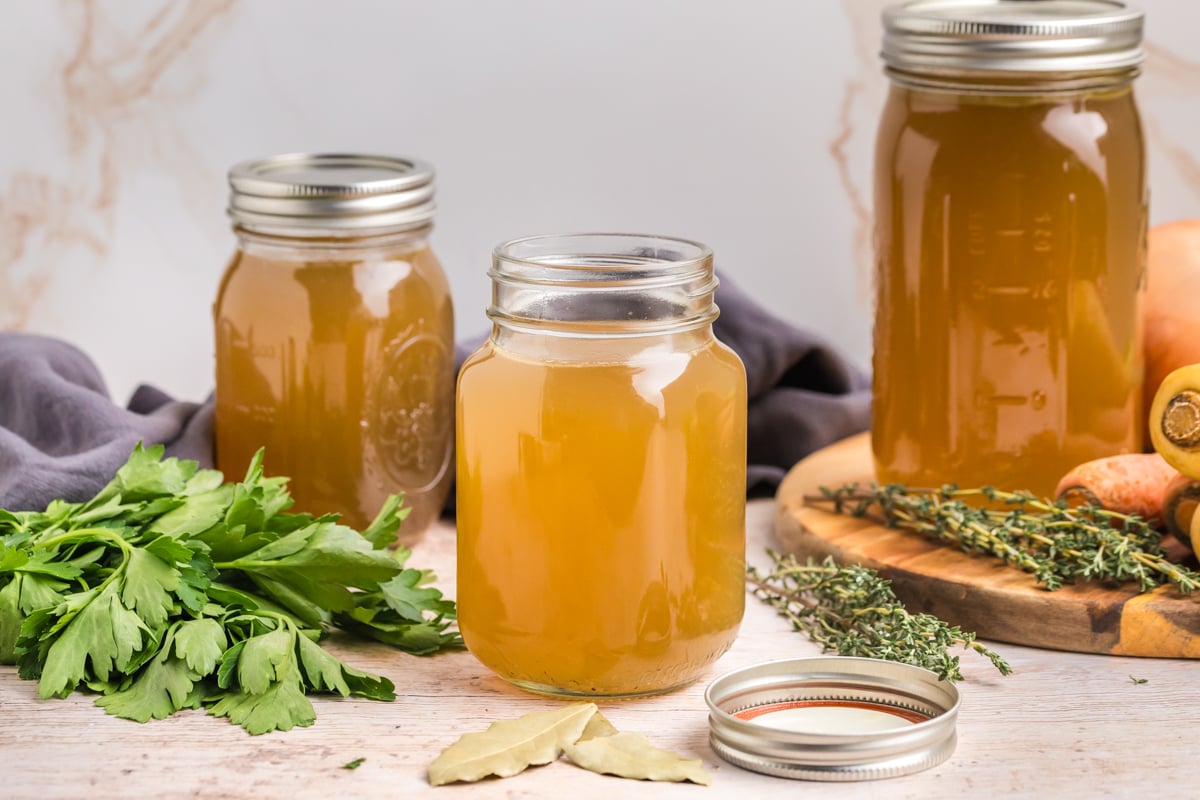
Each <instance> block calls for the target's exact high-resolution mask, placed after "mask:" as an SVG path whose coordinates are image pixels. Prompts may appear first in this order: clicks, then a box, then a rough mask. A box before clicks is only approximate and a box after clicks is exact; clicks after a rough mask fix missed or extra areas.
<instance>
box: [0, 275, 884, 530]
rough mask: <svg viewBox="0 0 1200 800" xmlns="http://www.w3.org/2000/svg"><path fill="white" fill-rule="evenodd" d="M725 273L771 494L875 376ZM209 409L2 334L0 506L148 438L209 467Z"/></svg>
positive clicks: (88, 470) (47, 491)
mask: <svg viewBox="0 0 1200 800" xmlns="http://www.w3.org/2000/svg"><path fill="white" fill-rule="evenodd" d="M723 280H724V283H723V284H722V286H721V288H720V290H719V291H718V293H717V301H718V303H719V305H720V306H721V316H720V318H719V319H718V320H717V322H716V323H715V325H714V330H715V332H716V335H717V337H718V338H719V339H720V340H721V341H723V342H725V343H726V344H727V345H729V346H730V347H731V348H732V349H733V350H734V351H736V352H737V354H738V355H739V356H741V358H742V361H743V362H744V363H745V365H746V374H747V378H748V381H749V396H750V403H749V409H748V413H749V423H748V436H749V438H748V461H749V463H748V465H747V473H746V477H747V489H748V492H749V493H750V494H752V495H756V496H761V495H769V494H772V493H774V491H775V489H776V487H778V485H779V482H780V481H781V480H782V479H783V476H784V475H785V474H786V472H787V470H788V469H789V468H790V467H791V466H792V465H793V464H795V463H796V461H798V460H799V459H801V458H803V457H804V456H805V455H807V454H808V453H811V452H812V451H814V450H817V449H819V448H821V447H823V446H824V445H826V444H829V443H831V442H834V441H836V440H838V439H841V438H843V437H845V436H848V435H850V434H852V433H857V432H859V431H862V430H865V429H866V428H867V425H868V423H869V420H870V386H869V381H868V379H867V376H866V375H864V374H863V373H862V372H861V371H860V370H857V369H856V368H854V366H853V365H851V364H850V363H849V362H847V361H846V360H845V359H844V358H842V357H841V356H840V355H838V353H837V352H835V351H834V350H833V349H832V348H831V347H829V346H828V345H827V344H826V343H824V342H823V341H822V340H821V339H820V338H819V337H817V336H815V335H813V334H811V333H809V332H806V331H804V330H802V329H800V328H798V327H796V326H794V325H792V324H790V323H788V322H785V321H783V320H781V319H779V318H778V317H776V316H774V315H773V314H771V313H769V312H768V311H766V310H765V309H764V308H762V306H760V305H758V304H757V303H756V302H754V301H753V300H752V299H751V298H750V297H748V296H747V295H746V294H745V293H743V292H741V291H740V290H738V289H737V288H736V287H735V286H733V285H732V284H731V283H729V281H728V280H727V279H723ZM471 349H473V348H472V347H471V343H464V344H463V345H462V346H460V347H459V348H458V352H459V355H460V358H461V357H462V356H464V355H465V354H466V353H467V352H469V351H470V350H471ZM212 416H213V406H212V400H211V398H210V399H209V400H208V401H206V402H204V403H191V402H183V401H179V400H175V399H172V398H171V397H169V396H168V395H166V394H164V393H163V392H161V391H159V390H157V389H155V388H153V387H151V386H141V387H139V388H138V389H137V391H135V392H134V394H133V397H132V398H131V399H130V401H129V405H128V406H127V407H125V408H122V407H121V406H119V405H117V404H116V403H114V402H113V401H112V399H111V397H110V396H109V394H108V390H107V388H106V387H105V385H104V380H103V378H102V377H101V375H100V372H99V370H98V369H97V368H96V365H95V364H94V363H93V362H92V361H91V359H89V358H88V357H87V356H86V355H85V354H84V353H82V352H81V351H80V350H78V349H77V348H75V347H73V346H72V345H70V344H67V343H65V342H62V341H59V340H57V339H51V338H47V337H44V336H36V335H33V334H26V333H13V332H0V508H7V509H10V510H14V511H17V510H26V509H41V508H44V507H45V506H46V504H47V503H48V502H49V501H50V500H52V499H54V498H56V497H61V498H63V499H66V500H70V501H79V500H84V499H87V498H88V497H91V496H92V495H94V494H95V493H96V492H97V491H98V490H99V489H100V488H101V487H102V486H104V484H106V483H107V482H108V481H109V480H110V479H111V478H112V476H113V474H114V473H115V472H116V470H117V468H118V467H120V466H121V465H122V464H124V463H125V460H126V458H128V456H129V452H130V451H131V450H132V449H133V447H134V445H135V444H137V443H138V442H139V441H140V442H143V443H145V444H147V445H149V444H160V443H161V444H164V445H165V446H166V452H167V455H172V456H179V457H181V458H190V459H193V460H196V461H199V462H200V464H201V466H204V467H209V466H212V461H213V455H212V454H213V447H212Z"/></svg>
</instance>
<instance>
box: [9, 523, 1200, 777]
mask: <svg viewBox="0 0 1200 800" xmlns="http://www.w3.org/2000/svg"><path fill="white" fill-rule="evenodd" d="M771 516H772V504H771V503H770V502H769V501H756V502H754V503H751V506H750V509H749V512H748V517H749V540H750V545H749V556H750V558H751V560H752V561H754V562H755V563H758V562H761V561H762V560H764V559H763V558H762V551H763V548H764V547H766V546H767V545H768V544H770V543H771ZM411 563H412V564H413V565H414V566H421V567H430V568H433V569H435V570H436V571H437V573H438V575H439V578H440V580H439V582H438V585H439V586H441V587H442V588H443V589H444V590H445V591H446V592H447V594H448V595H449V596H453V589H454V531H453V528H452V527H451V526H449V525H446V524H441V525H439V526H438V527H436V528H434V529H433V530H431V531H430V532H429V533H427V534H426V535H425V537H424V539H423V540H422V541H421V542H420V543H419V544H418V545H417V546H416V548H415V553H414V555H413V557H412V560H411ZM1197 602H1200V598H1198V599H1197ZM1197 635H1200V631H1198V632H1197ZM995 647H996V648H997V649H999V650H1000V651H1001V652H1002V654H1003V655H1004V656H1005V657H1006V658H1007V659H1008V660H1009V662H1010V663H1011V664H1012V665H1013V667H1014V668H1015V670H1016V672H1015V674H1013V675H1012V676H1010V677H1007V678H1004V677H1001V676H1000V675H999V674H998V673H997V672H995V671H994V669H993V668H992V667H991V665H990V664H989V663H988V662H987V661H986V660H985V659H983V658H980V657H977V656H974V655H971V654H964V655H963V662H964V664H963V671H964V673H965V674H966V676H967V680H966V681H965V682H963V683H962V684H960V689H961V691H962V693H963V701H962V708H961V712H960V718H959V724H958V734H959V743H958V749H957V751H956V752H955V753H954V755H953V756H952V757H951V758H950V760H949V761H947V762H945V763H944V764H942V765H941V766H940V767H937V768H935V769H932V770H929V771H926V772H923V773H919V774H917V775H912V776H908V777H904V778H893V779H890V780H886V781H876V782H865V783H840V784H834V783H810V782H801V781H790V780H786V779H780V778H769V777H765V776H762V775H758V774H755V773H751V772H746V771H743V770H741V769H738V768H737V767H733V766H731V765H728V764H725V763H724V762H722V761H720V760H719V759H718V758H717V757H716V756H715V755H714V754H713V752H712V750H711V749H710V748H709V746H708V725H707V711H706V709H705V706H704V700H703V694H704V688H705V686H706V684H707V682H708V680H709V679H711V678H713V677H715V676H716V675H718V674H720V673H722V672H724V671H726V670H729V669H733V668H735V667H740V666H743V665H746V664H750V663H753V662H755V661H759V660H763V659H770V658H787V657H797V656H809V655H819V654H820V650H819V648H817V647H816V646H815V645H813V644H812V643H810V642H809V641H808V640H807V639H806V638H805V637H803V636H802V635H800V634H797V633H793V632H792V631H791V629H790V628H789V626H788V625H787V624H786V623H785V622H784V621H783V620H782V619H780V618H778V617H776V616H775V615H774V613H773V612H772V611H771V610H770V609H769V608H767V607H766V606H764V605H763V604H761V603H760V602H759V601H757V600H754V599H750V600H748V604H747V613H746V619H745V622H744V624H743V627H742V631H741V634H740V636H739V638H738V640H737V643H736V644H735V645H734V647H733V649H732V650H731V651H730V652H729V653H727V654H726V655H725V656H724V657H723V658H722V659H721V660H720V661H719V662H718V663H717V664H716V665H715V666H714V667H713V669H712V670H711V672H710V675H709V676H708V678H706V679H705V680H702V681H700V682H698V683H696V684H695V685H693V686H691V687H689V688H686V689H683V690H680V691H677V692H675V693H673V694H670V695H667V696H663V697H656V698H649V699H642V700H632V701H623V702H618V703H612V704H606V705H605V706H604V709H603V710H604V713H605V715H607V716H608V717H609V718H610V719H611V720H612V722H613V723H614V724H615V725H616V726H617V727H618V728H620V729H622V730H629V731H635V732H640V733H644V734H646V735H647V736H648V737H649V738H650V740H651V741H652V742H653V743H655V744H656V745H658V746H660V747H665V748H670V749H674V750H677V751H679V752H681V753H683V754H686V755H689V756H692V757H698V758H701V759H703V760H704V762H705V764H706V765H707V766H708V767H709V769H710V771H711V772H712V773H713V786H712V787H711V788H705V787H701V786H693V785H690V784H678V785H677V784H652V783H647V782H635V781H628V780H622V779H618V778H612V777H603V776H599V775H593V774H591V773H588V772H586V771H584V770H582V769H579V768H577V767H574V766H572V765H570V764H569V763H567V762H565V761H563V762H560V763H555V764H550V765H548V766H545V767H538V768H535V769H532V770H528V771H527V772H525V773H523V774H521V775H519V776H516V777H514V778H508V779H505V780H489V781H484V782H481V783H478V784H472V785H453V786H445V787H438V788H433V787H430V786H429V784H428V782H427V780H426V776H425V768H426V766H427V765H428V764H429V762H430V761H431V760H432V759H433V758H434V757H435V756H436V755H437V753H438V752H440V751H441V749H442V748H444V747H445V746H447V745H449V744H450V743H451V742H453V741H454V740H455V739H457V738H458V737H459V736H460V735H461V734H462V733H465V732H467V731H472V730H481V729H483V728H484V727H486V726H487V724H488V722H490V721H492V720H494V719H497V718H509V717H515V716H518V715H520V714H523V713H526V712H528V711H534V710H540V709H545V708H549V707H552V706H553V704H554V701H552V700H547V699H544V698H540V697H536V696H532V695H529V694H525V693H523V692H521V691H519V690H517V689H515V688H513V687H511V686H509V685H508V684H506V683H504V682H503V681H501V680H500V679H498V678H496V677H494V676H493V675H491V674H490V673H489V672H488V671H487V670H486V669H485V668H484V667H483V666H482V665H480V664H479V663H478V662H477V661H476V660H475V659H474V658H473V657H472V656H471V655H470V654H469V653H466V652H459V653H451V654H448V655H441V656H435V657H431V658H417V657H413V656H408V655H405V654H402V653H397V652H396V651H393V650H391V649H389V648H387V647H384V646H381V645H380V646H376V645H374V644H360V643H351V644H349V645H346V646H339V647H338V649H339V652H340V653H341V655H342V656H343V657H344V658H346V660H347V661H349V662H350V663H351V664H353V665H356V666H359V667H361V668H363V669H368V670H372V671H376V672H379V673H382V674H384V675H387V676H388V677H389V678H391V679H392V680H393V681H394V682H395V683H396V687H397V692H398V694H399V697H398V698H397V699H396V701H395V702H393V703H377V702H370V701H365V700H338V699H324V698H318V699H317V700H316V708H317V721H316V723H315V724H314V725H313V726H312V727H310V728H303V729H296V730H293V731H290V732H287V733H273V734H268V735H265V736H258V737H252V736H249V735H247V734H246V733H245V732H243V731H242V730H241V729H240V728H237V727H235V726H233V725H230V724H229V723H228V722H226V721H224V720H217V719H213V718H211V717H208V716H206V715H205V714H204V713H203V712H198V711H197V712H187V713H183V714H178V715H176V716H175V717H172V718H170V719H167V720H163V721H159V722H151V723H149V724H145V725H139V724H137V723H133V722H128V721H125V720H120V719H116V718H113V717H109V716H107V715H106V714H104V712H103V711H102V710H100V709H99V708H96V707H95V706H93V705H92V698H90V697H86V696H83V695H78V694H76V695H72V696H71V697H70V698H68V699H66V700H48V701H41V700H38V699H37V695H36V691H35V685H34V684H33V683H32V682H27V681H21V680H19V679H18V678H17V676H16V671H15V669H14V668H12V667H0V798H57V797H71V798H74V797H79V798H97V799H99V798H110V797H111V798H140V797H163V798H167V797H169V798H176V797H213V798H217V797H220V798H228V797H255V798H276V797H278V798H306V797H321V798H327V797H337V796H339V795H340V796H345V797H356V798H357V797H386V798H408V797H432V798H441V800H456V798H459V799H463V798H502V797H503V798H508V797H511V798H540V797H546V798H569V800H582V798H589V797H604V798H610V797H619V798H626V797H629V798H643V797H644V798H738V800H755V799H756V798H772V797H780V798H783V797H787V798H796V797H821V798H823V800H836V799H837V798H849V797H881V796H885V797H888V798H940V797H946V798H968V797H977V798H989V799H990V798H999V797H1004V798H1008V797H1048V798H1075V797H1152V796H1154V795H1155V794H1158V795H1159V796H1161V797H1171V798H1187V797H1200V663H1196V662H1192V661H1169V660H1159V659H1133V658H1118V657H1113V656H1095V655H1083V654H1076V653H1062V652H1051V651H1043V650H1035V649H1030V648H1024V647H1016V646H1010V645H1002V644H998V645H995ZM1131 678H1137V679H1144V680H1145V683H1135V682H1134V681H1133V680H1132V679H1131ZM357 758H364V759H366V760H365V762H364V763H363V764H362V766H360V767H359V768H358V769H355V770H347V769H343V768H342V765H344V764H346V763H347V762H349V761H352V760H353V759H357Z"/></svg>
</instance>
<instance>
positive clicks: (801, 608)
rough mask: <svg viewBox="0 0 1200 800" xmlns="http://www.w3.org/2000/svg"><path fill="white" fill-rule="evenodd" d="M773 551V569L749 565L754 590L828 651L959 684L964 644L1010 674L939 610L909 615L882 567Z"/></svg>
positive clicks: (1003, 663) (1005, 665)
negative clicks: (899, 666) (906, 666)
mask: <svg viewBox="0 0 1200 800" xmlns="http://www.w3.org/2000/svg"><path fill="white" fill-rule="evenodd" d="M767 553H768V555H770V557H771V560H772V562H773V566H772V568H771V571H770V573H769V574H767V575H763V574H762V573H761V572H760V571H759V570H758V569H756V568H754V567H750V568H749V569H748V570H747V572H748V578H747V579H748V581H749V582H750V584H751V585H752V586H753V587H754V594H755V595H756V596H757V597H759V598H760V599H761V600H763V601H764V602H766V603H767V604H768V605H770V606H773V607H774V608H775V609H776V610H777V611H778V612H779V614H780V615H781V616H783V617H785V618H786V619H787V620H788V621H789V622H791V624H792V627H793V628H795V629H796V630H797V631H800V632H801V633H804V634H806V635H807V636H808V637H809V638H810V639H812V640H813V641H814V642H816V643H817V644H820V645H821V646H822V647H824V649H825V650H826V651H835V652H837V653H838V654H839V655H843V656H864V657H867V658H881V659H885V660H888V661H899V662H902V663H905V664H912V665H914V666H918V667H924V668H925V669H928V670H931V671H933V672H936V673H937V674H938V676H939V677H941V678H943V679H946V680H950V681H959V680H962V678H963V675H962V672H961V670H960V669H959V657H958V656H957V655H954V654H953V653H951V652H950V650H951V648H955V647H960V646H961V647H962V648H963V649H965V650H968V651H973V652H975V653H978V654H980V655H982V656H985V657H986V658H988V659H989V660H990V661H991V662H992V664H993V665H995V667H996V669H998V670H999V671H1000V673H1001V674H1002V675H1008V674H1010V673H1011V672H1012V668H1011V667H1010V666H1009V665H1008V662H1006V661H1005V660H1004V659H1003V658H1001V657H1000V655H999V654H998V653H995V652H993V651H992V650H989V649H988V648H986V647H984V646H983V645H982V644H980V643H979V642H977V641H975V634H974V633H967V632H964V631H963V630H962V628H959V627H957V626H952V625H950V624H948V623H946V622H944V621H943V620H941V619H939V618H937V617H935V616H934V615H932V614H911V613H909V611H908V610H907V609H906V608H905V607H904V605H903V604H902V603H900V601H899V600H898V599H896V595H895V594H894V593H893V592H892V587H891V582H890V581H888V580H886V579H884V578H882V577H880V576H879V573H877V572H875V571H874V570H871V569H868V568H866V567H862V566H859V565H839V564H837V563H836V562H835V561H834V560H833V559H832V558H826V559H825V560H824V561H823V562H821V563H820V564H818V563H815V562H814V561H813V560H812V559H808V561H807V562H805V563H800V562H799V561H797V560H796V558H795V557H794V556H790V555H780V554H779V553H776V552H774V551H773V550H768V551H767Z"/></svg>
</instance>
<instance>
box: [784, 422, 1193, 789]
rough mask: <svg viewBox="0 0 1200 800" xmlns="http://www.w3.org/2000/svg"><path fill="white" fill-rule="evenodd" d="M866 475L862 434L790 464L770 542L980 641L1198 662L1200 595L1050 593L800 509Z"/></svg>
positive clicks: (915, 540) (1026, 579)
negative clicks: (870, 574)
mask: <svg viewBox="0 0 1200 800" xmlns="http://www.w3.org/2000/svg"><path fill="white" fill-rule="evenodd" d="M871 472H872V468H871V452H870V440H869V437H868V435H867V434H862V435H859V436H855V437H853V438H851V439H847V440H845V441H842V442H839V443H837V444H835V445H832V446H830V447H828V448H826V449H825V450H822V451H819V452H817V453H814V454H813V455H812V456H809V457H808V458H806V459H805V460H803V461H801V462H800V463H799V464H797V465H796V466H795V467H794V468H793V469H792V470H791V472H789V474H788V476H787V478H786V479H785V480H784V482H783V485H782V486H781V487H780V489H779V493H778V495H777V498H776V500H777V503H776V518H775V527H776V536H777V537H778V538H779V540H780V542H781V544H782V546H783V549H784V550H785V551H786V552H790V553H793V554H795V555H797V556H800V557H807V556H812V557H813V558H816V559H821V558H824V557H825V556H827V555H829V556H833V557H834V558H835V559H836V560H837V561H838V562H840V563H859V564H863V565H864V566H868V567H871V568H873V569H876V570H878V571H879V572H880V573H881V574H883V575H884V576H886V577H887V578H889V579H890V580H891V581H892V586H893V588H894V589H895V591H896V595H897V596H898V597H899V598H900V599H901V601H902V602H904V603H905V605H906V606H908V607H909V608H910V609H913V610H918V611H924V612H928V613H931V614H935V615H937V616H939V617H941V618H942V619H945V620H948V621H950V622H952V623H953V624H955V625H961V626H962V627H963V628H964V629H966V630H972V631H976V632H977V633H979V635H980V636H981V637H984V638H987V639H993V640H996V641H1002V642H1013V643H1016V644H1025V645H1033V646H1036V647H1046V648H1054V649H1058V650H1072V651H1077V652H1084V653H1113V654H1120V655H1131V656H1148V657H1166V658H1200V593H1194V594H1192V595H1190V596H1184V595H1181V594H1180V593H1179V592H1177V591H1176V590H1175V589H1173V588H1171V587H1168V586H1164V587H1160V588H1158V589H1155V590H1154V591H1153V592H1148V593H1145V594H1141V593H1139V592H1138V590H1137V587H1136V586H1133V585H1125V586H1102V585H1100V584H1097V583H1081V584H1078V585H1073V586H1065V587H1063V588H1062V589H1059V590H1057V591H1053V592H1050V591H1046V590H1045V589H1043V588H1041V587H1039V586H1038V585H1037V584H1036V582H1035V581H1034V579H1033V577H1032V576H1031V575H1028V574H1026V573H1023V572H1021V571H1020V570H1018V569H1016V568H1013V567H1009V566H1006V565H1004V564H1002V563H1000V562H999V561H998V560H996V559H992V558H987V557H984V556H972V555H967V554H965V553H962V552H961V551H959V550H957V549H954V548H952V547H950V546H947V545H942V544H939V543H937V542H934V541H931V540H929V539H927V538H925V537H923V536H920V535H919V534H916V533H910V532H907V531H897V530H892V529H888V528H884V527H882V526H879V525H877V524H875V523H873V522H871V521H869V520H865V519H858V518H854V517H850V516H846V515H843V514H836V513H833V512H831V511H828V510H825V509H823V508H820V507H818V506H812V505H807V504H806V503H805V501H804V497H805V495H813V494H818V493H819V490H820V487H822V486H828V487H837V486H841V485H843V484H845V483H867V482H869V481H870V480H871ZM1197 791H1198V792H1200V790H1197Z"/></svg>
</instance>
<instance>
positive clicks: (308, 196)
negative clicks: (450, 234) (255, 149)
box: [229, 153, 434, 231]
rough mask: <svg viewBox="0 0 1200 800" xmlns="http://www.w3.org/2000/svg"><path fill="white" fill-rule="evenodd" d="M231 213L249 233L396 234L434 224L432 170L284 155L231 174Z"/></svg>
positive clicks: (356, 157) (418, 164)
mask: <svg viewBox="0 0 1200 800" xmlns="http://www.w3.org/2000/svg"><path fill="white" fill-rule="evenodd" d="M229 187H230V190H231V191H230V197H229V215H230V217H232V218H233V220H234V222H236V223H238V224H241V225H247V226H250V227H262V228H272V229H285V230H286V229H305V230H312V231H320V230H372V229H380V230H396V229H403V228H412V227H417V226H420V225H425V224H428V223H429V222H430V220H432V219H433V214H434V202H433V168H432V167H430V166H429V165H428V164H426V163H425V162H423V161H418V160H416V159H411V158H399V157H393V156H377V155H361V154H350V153H328V154H319V153H318V154H314V153H289V154H286V155H278V156H270V157H268V158H262V159H256V160H254V161H245V162H243V163H241V164H238V165H236V166H234V167H233V168H232V169H230V170H229Z"/></svg>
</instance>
